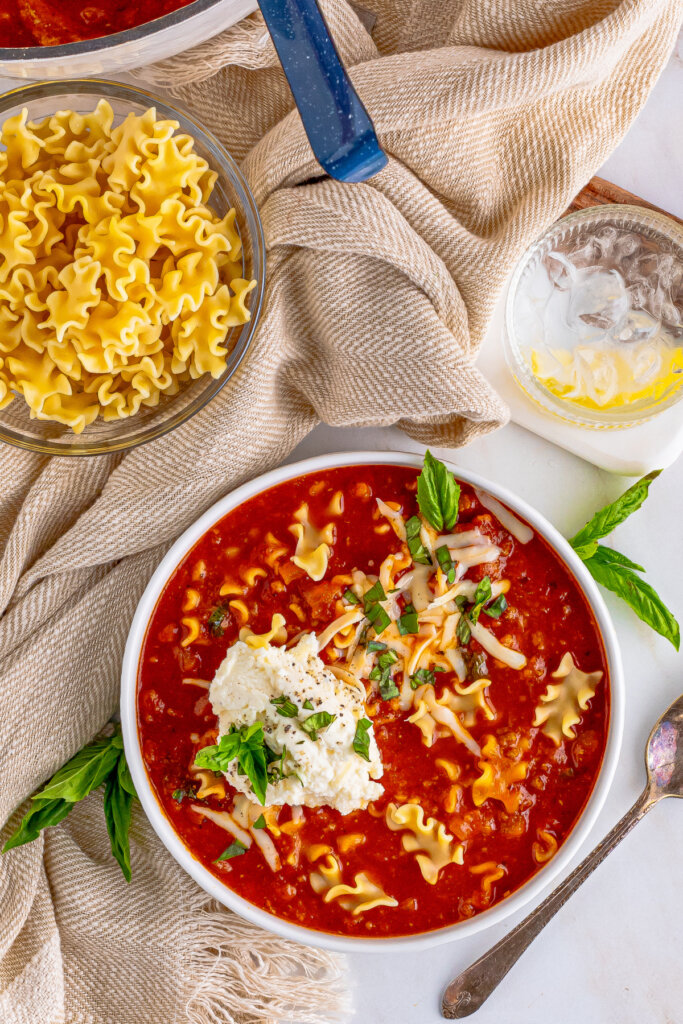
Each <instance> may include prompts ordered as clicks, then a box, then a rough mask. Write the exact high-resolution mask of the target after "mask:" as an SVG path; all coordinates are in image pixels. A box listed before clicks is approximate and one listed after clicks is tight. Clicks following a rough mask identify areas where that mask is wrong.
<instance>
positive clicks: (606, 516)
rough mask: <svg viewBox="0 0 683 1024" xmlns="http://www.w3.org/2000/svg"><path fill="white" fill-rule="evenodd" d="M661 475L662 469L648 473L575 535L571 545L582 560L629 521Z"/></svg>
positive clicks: (588, 556) (590, 555)
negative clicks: (651, 485)
mask: <svg viewBox="0 0 683 1024" xmlns="http://www.w3.org/2000/svg"><path fill="white" fill-rule="evenodd" d="M660 473H661V469H656V470H654V472H652V473H648V474H647V476H644V477H643V478H642V480H639V481H638V482H637V483H635V484H633V486H632V487H629V489H628V490H627V491H624V493H623V494H622V495H621V497H619V498H617V500H616V501H613V502H611V504H609V505H605V507H604V508H602V509H600V511H599V512H596V513H595V515H594V516H593V518H592V519H590V520H589V521H588V522H587V523H586V525H585V526H583V527H582V528H581V529H580V530H579V532H578V533H575V534H574V536H573V537H572V538H571V540H570V541H569V543H570V544H571V546H572V547H573V548H574V550H575V551H576V552H577V554H578V555H579V557H580V558H582V559H583V560H584V561H585V560H586V559H587V558H590V557H592V555H594V554H595V550H596V547H597V544H596V542H597V541H598V540H599V539H600V538H601V537H606V536H607V534H608V533H611V532H612V530H614V529H615V528H616V527H617V526H619V524H620V523H623V522H624V520H625V519H628V517H629V516H630V515H632V513H633V512H636V511H637V510H638V509H639V508H640V506H641V505H642V504H643V502H644V501H645V499H646V498H647V495H648V491H649V489H650V484H651V483H652V481H653V480H655V479H656V478H657V477H658V476H659V474H660Z"/></svg>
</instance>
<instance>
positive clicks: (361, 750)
mask: <svg viewBox="0 0 683 1024" xmlns="http://www.w3.org/2000/svg"><path fill="white" fill-rule="evenodd" d="M371 728H372V722H371V721H370V719H369V718H361V719H360V720H359V721H358V723H357V725H356V734H355V736H354V737H353V749H354V750H355V752H356V753H357V754H358V756H359V757H362V758H363V759H364V760H365V761H369V760H370V736H369V735H368V733H369V731H370V729H371Z"/></svg>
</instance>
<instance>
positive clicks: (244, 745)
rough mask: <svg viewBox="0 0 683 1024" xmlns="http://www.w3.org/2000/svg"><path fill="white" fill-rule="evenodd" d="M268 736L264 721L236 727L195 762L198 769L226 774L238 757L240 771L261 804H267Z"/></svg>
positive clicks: (201, 752)
mask: <svg viewBox="0 0 683 1024" xmlns="http://www.w3.org/2000/svg"><path fill="white" fill-rule="evenodd" d="M267 750H268V747H267V746H266V740H265V736H264V735H263V725H262V724H261V722H253V723H252V724H251V725H249V726H242V728H241V729H237V728H236V727H235V726H233V728H232V729H231V731H230V732H229V733H227V735H225V736H221V738H220V740H219V742H218V743H217V744H214V745H213V746H210V747H202V749H201V750H199V751H198V752H197V756H196V757H195V759H194V763H195V765H196V766H197V768H208V769H210V771H213V772H225V771H227V770H228V767H229V766H230V764H231V763H232V762H233V761H234V760H235V758H237V764H238V770H239V773H240V774H241V775H246V776H247V778H248V779H249V782H250V783H251V788H252V789H253V791H254V795H255V796H256V799H257V800H258V801H259V803H261V804H264V803H265V802H266V788H267V786H268V758H267V754H266V751H267Z"/></svg>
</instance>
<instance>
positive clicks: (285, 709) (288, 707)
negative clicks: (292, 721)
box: [270, 693, 299, 718]
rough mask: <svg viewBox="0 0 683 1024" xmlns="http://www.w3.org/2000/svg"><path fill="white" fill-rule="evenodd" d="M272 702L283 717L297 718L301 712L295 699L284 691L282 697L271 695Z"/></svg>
mask: <svg viewBox="0 0 683 1024" xmlns="http://www.w3.org/2000/svg"><path fill="white" fill-rule="evenodd" d="M270 703H271V704H274V705H275V710H276V711H277V713H278V715H282V717H283V718H296V716H297V715H298V714H299V709H298V707H297V706H296V704H295V703H294V701H293V700H290V699H289V697H287V696H285V694H284V693H283V694H282V695H281V696H280V697H271V698H270Z"/></svg>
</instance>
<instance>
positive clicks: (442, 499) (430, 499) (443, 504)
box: [417, 450, 460, 533]
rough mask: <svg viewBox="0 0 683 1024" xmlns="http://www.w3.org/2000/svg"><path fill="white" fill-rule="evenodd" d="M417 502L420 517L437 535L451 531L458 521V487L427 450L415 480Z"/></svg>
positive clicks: (443, 467) (449, 474) (450, 475)
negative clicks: (422, 517)
mask: <svg viewBox="0 0 683 1024" xmlns="http://www.w3.org/2000/svg"><path fill="white" fill-rule="evenodd" d="M417 501H418V505H419V506H420V512H421V513H422V515H423V516H424V517H425V519H426V520H427V522H428V523H430V525H431V526H433V527H434V529H435V530H438V531H439V533H440V532H441V531H442V530H443V529H444V528H445V529H446V530H450V529H452V528H453V526H454V525H455V523H456V522H457V520H458V503H459V501H460V487H459V486H458V484H456V482H455V478H454V477H453V474H452V473H450V472H449V471H448V470H447V469H446V467H445V466H444V464H443V462H439V460H438V459H435V458H434V456H433V455H432V453H431V452H430V451H429V450H428V451H426V452H425V457H424V465H423V467H422V472H421V473H420V475H419V477H418V480H417Z"/></svg>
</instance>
